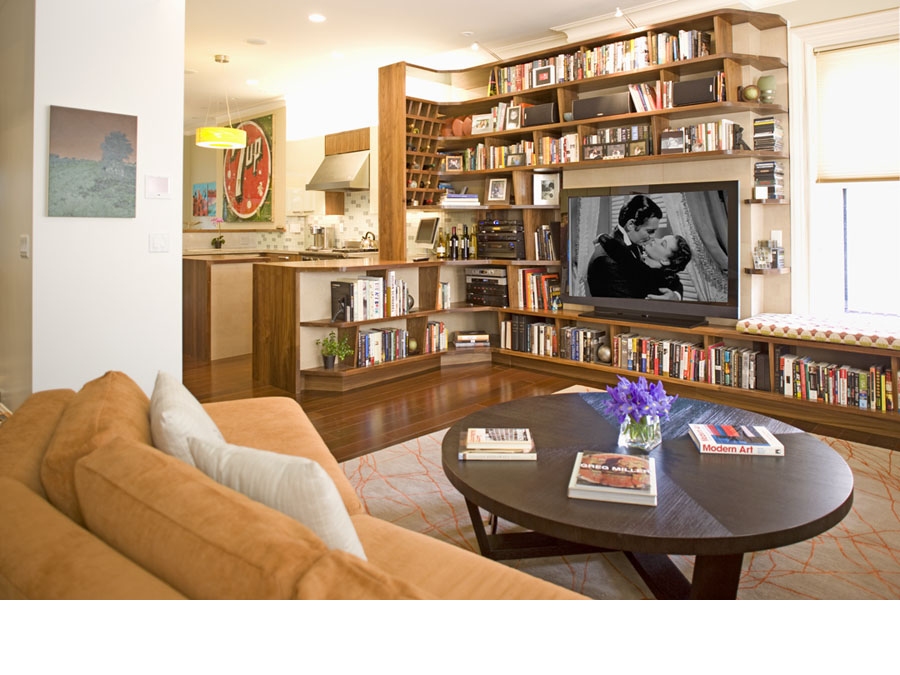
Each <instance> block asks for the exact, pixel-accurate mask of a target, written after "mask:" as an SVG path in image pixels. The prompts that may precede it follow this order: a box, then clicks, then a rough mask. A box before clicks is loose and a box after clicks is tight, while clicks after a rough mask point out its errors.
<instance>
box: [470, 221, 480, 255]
mask: <svg viewBox="0 0 900 675" xmlns="http://www.w3.org/2000/svg"><path fill="white" fill-rule="evenodd" d="M475 229H476V228H475V226H474V225H473V226H472V234H470V235H469V237H470V239H469V258H471V259H473V260H476V259H477V258H478V237H476V236H475Z"/></svg>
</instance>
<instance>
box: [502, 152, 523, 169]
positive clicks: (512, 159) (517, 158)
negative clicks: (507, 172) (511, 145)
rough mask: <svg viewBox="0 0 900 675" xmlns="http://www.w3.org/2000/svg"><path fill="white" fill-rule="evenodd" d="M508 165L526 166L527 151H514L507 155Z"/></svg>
mask: <svg viewBox="0 0 900 675" xmlns="http://www.w3.org/2000/svg"><path fill="white" fill-rule="evenodd" d="M506 166H525V153H524V152H514V153H513V154H511V155H507V156H506Z"/></svg>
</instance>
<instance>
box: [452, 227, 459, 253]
mask: <svg viewBox="0 0 900 675" xmlns="http://www.w3.org/2000/svg"><path fill="white" fill-rule="evenodd" d="M450 260H459V237H458V236H456V226H455V225H454V226H453V229H452V232H451V234H450Z"/></svg>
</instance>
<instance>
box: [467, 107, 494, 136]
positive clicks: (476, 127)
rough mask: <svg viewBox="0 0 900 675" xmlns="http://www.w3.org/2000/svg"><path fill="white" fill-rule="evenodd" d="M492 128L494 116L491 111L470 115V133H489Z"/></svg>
mask: <svg viewBox="0 0 900 675" xmlns="http://www.w3.org/2000/svg"><path fill="white" fill-rule="evenodd" d="M493 130H494V116H493V115H491V113H485V114H483V115H472V135H473V136H474V135H475V134H489V133H491V132H492V131H493Z"/></svg>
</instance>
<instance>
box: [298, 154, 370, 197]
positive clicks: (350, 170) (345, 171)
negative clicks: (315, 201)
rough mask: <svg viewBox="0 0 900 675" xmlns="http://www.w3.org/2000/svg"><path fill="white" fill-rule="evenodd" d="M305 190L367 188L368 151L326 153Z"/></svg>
mask: <svg viewBox="0 0 900 675" xmlns="http://www.w3.org/2000/svg"><path fill="white" fill-rule="evenodd" d="M306 189H307V190H368V189H369V151H368V150H361V151H359V152H345V153H342V154H340V155H328V156H326V157H325V159H323V160H322V163H321V164H320V165H319V168H318V169H316V173H315V175H314V176H313V177H312V180H310V181H309V183H307V184H306Z"/></svg>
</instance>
